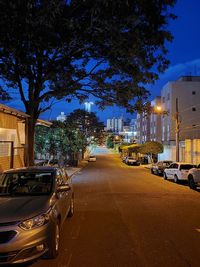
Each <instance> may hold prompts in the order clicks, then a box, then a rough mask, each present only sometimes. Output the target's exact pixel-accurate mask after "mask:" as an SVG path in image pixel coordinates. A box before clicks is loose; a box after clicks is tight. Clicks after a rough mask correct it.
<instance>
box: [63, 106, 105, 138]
mask: <svg viewBox="0 0 200 267" xmlns="http://www.w3.org/2000/svg"><path fill="white" fill-rule="evenodd" d="M66 124H67V125H69V126H70V127H74V128H78V129H79V130H80V131H81V132H83V133H84V134H85V135H86V136H87V137H91V136H92V135H96V134H97V133H99V132H100V131H102V130H103V129H104V124H103V123H102V122H100V121H99V118H98V117H97V116H96V114H95V113H94V112H88V111H85V110H83V109H76V110H74V111H73V112H71V113H70V114H69V115H68V116H67V118H66Z"/></svg>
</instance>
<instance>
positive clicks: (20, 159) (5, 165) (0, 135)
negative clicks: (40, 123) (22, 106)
mask: <svg viewBox="0 0 200 267" xmlns="http://www.w3.org/2000/svg"><path fill="white" fill-rule="evenodd" d="M0 141H13V144H14V147H22V145H23V144H24V143H25V125H24V123H23V122H22V121H21V120H19V119H18V118H17V117H16V116H15V115H12V114H7V113H4V112H0ZM10 156H11V144H10V143H2V142H0V171H4V170H7V169H9V168H10V160H11V157H10ZM22 166H24V149H23V148H21V149H14V168H17V167H22Z"/></svg>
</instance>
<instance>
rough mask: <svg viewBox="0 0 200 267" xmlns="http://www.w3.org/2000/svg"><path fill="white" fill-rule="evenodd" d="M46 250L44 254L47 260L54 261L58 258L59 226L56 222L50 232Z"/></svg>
mask: <svg viewBox="0 0 200 267" xmlns="http://www.w3.org/2000/svg"><path fill="white" fill-rule="evenodd" d="M48 248H49V250H48V252H47V254H46V257H47V258H48V259H55V258H56V257H57V256H58V252H59V248H60V225H59V222H58V221H57V223H56V224H55V226H54V229H53V231H52V235H51V239H50V241H49V242H48Z"/></svg>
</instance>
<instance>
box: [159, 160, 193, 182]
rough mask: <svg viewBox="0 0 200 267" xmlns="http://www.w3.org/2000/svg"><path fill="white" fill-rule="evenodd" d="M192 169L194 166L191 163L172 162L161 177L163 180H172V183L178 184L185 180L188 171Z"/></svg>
mask: <svg viewBox="0 0 200 267" xmlns="http://www.w3.org/2000/svg"><path fill="white" fill-rule="evenodd" d="M194 167H195V165H194V164H192V163H185V162H174V163H172V164H170V165H169V167H167V168H166V169H165V170H164V172H163V177H164V179H168V178H170V179H174V182H175V183H178V182H179V181H180V180H187V179H188V178H187V177H188V172H189V170H190V169H192V168H194Z"/></svg>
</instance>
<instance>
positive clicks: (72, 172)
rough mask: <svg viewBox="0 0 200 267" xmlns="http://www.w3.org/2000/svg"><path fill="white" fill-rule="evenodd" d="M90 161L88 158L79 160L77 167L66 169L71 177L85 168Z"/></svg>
mask: <svg viewBox="0 0 200 267" xmlns="http://www.w3.org/2000/svg"><path fill="white" fill-rule="evenodd" d="M87 164H88V161H87V160H82V161H81V162H79V164H78V166H77V167H68V168H67V169H66V171H67V174H68V175H69V176H70V177H73V176H74V175H75V174H77V173H78V172H79V171H80V170H81V169H82V168H84V167H85V166H87Z"/></svg>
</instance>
